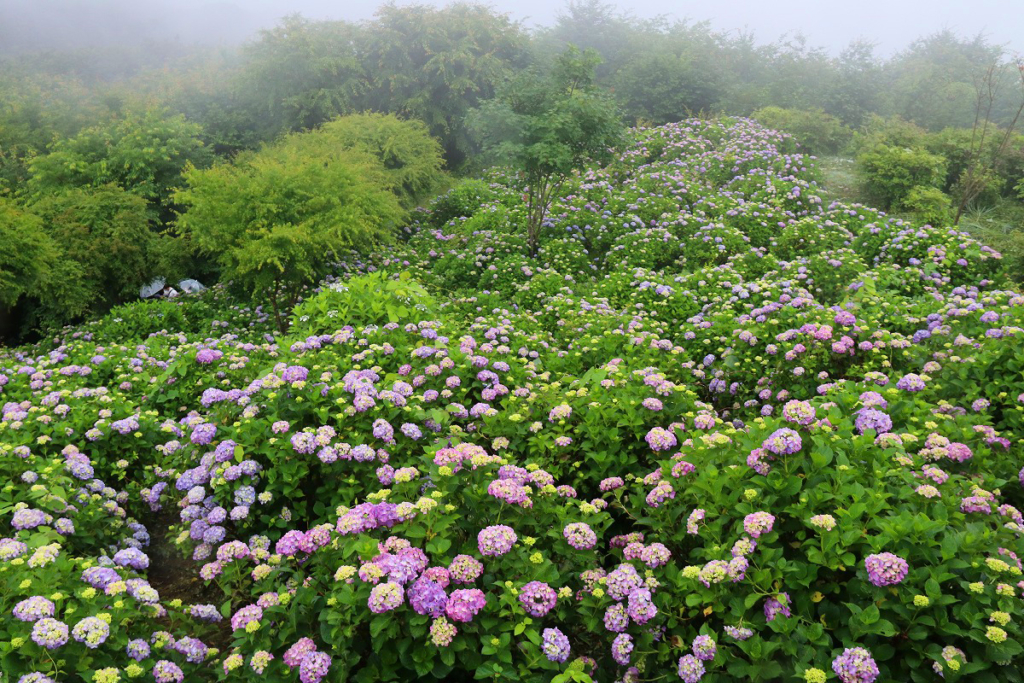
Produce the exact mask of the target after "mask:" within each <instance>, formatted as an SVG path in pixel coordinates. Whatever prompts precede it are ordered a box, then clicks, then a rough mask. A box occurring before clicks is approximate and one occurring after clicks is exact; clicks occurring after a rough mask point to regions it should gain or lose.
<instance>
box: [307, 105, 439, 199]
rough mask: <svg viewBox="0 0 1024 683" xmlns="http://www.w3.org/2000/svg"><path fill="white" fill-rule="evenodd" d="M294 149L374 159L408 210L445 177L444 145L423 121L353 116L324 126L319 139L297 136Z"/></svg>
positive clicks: (392, 116)
mask: <svg viewBox="0 0 1024 683" xmlns="http://www.w3.org/2000/svg"><path fill="white" fill-rule="evenodd" d="M292 142H293V144H295V145H309V146H310V147H311V148H312V149H311V153H313V154H316V153H317V152H316V150H317V148H320V147H326V146H333V147H334V148H336V149H338V150H351V149H356V150H361V151H364V152H366V153H368V154H370V155H371V156H373V157H375V158H376V159H377V160H378V161H379V162H380V165H381V168H382V169H383V170H384V173H385V174H386V175H387V176H388V178H389V180H388V185H389V187H391V188H392V189H393V190H394V191H395V193H396V194H397V195H398V198H399V200H400V201H401V203H402V207H403V208H405V209H413V208H415V207H416V205H417V203H418V202H419V201H421V200H422V199H424V198H426V197H428V196H430V195H431V194H433V191H434V190H435V189H437V187H438V185H439V184H440V182H441V180H442V179H443V177H444V175H443V173H442V172H441V167H442V166H443V165H444V158H443V157H442V154H441V145H440V144H438V142H437V140H435V139H434V138H432V137H431V136H430V132H429V131H428V130H427V126H426V125H425V124H424V123H423V122H422V121H403V120H402V119H400V118H398V117H397V116H395V115H394V114H354V115H352V116H342V117H340V118H337V119H335V120H333V121H329V122H328V123H325V124H324V125H323V126H322V127H321V128H320V129H319V131H318V134H317V135H305V136H296V137H295V138H294V139H293V140H292Z"/></svg>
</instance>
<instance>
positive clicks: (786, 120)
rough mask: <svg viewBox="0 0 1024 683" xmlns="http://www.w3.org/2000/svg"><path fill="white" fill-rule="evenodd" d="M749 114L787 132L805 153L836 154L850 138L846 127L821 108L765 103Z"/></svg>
mask: <svg viewBox="0 0 1024 683" xmlns="http://www.w3.org/2000/svg"><path fill="white" fill-rule="evenodd" d="M751 118H753V119H756V120H757V121H759V122H761V123H763V124H764V125H765V126H767V127H768V128H774V129H775V130H782V131H785V132H787V133H789V134H790V135H792V136H793V137H794V138H796V141H797V142H798V143H800V146H801V148H802V150H803V151H806V153H807V154H817V155H822V154H839V153H840V152H841V151H843V149H845V148H846V146H847V145H848V144H849V143H850V140H851V139H852V138H853V131H852V130H851V129H850V128H849V127H847V126H846V125H845V124H843V122H842V121H840V120H839V119H837V118H836V117H834V116H832V115H831V114H826V113H825V112H824V111H822V110H821V109H814V110H803V109H784V108H782V107H764V108H762V109H758V110H757V111H755V112H754V113H753V114H751Z"/></svg>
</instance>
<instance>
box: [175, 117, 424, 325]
mask: <svg viewBox="0 0 1024 683" xmlns="http://www.w3.org/2000/svg"><path fill="white" fill-rule="evenodd" d="M185 181H186V183H187V186H186V187H185V188H184V189H182V190H180V191H178V192H177V193H176V194H175V199H176V201H178V202H180V203H181V204H182V206H184V207H185V211H184V212H183V213H182V214H181V215H180V216H179V218H178V220H177V223H176V225H175V230H176V232H177V233H178V234H180V235H181V236H182V237H183V238H185V239H187V240H189V241H190V242H191V243H192V244H193V245H194V247H195V248H196V249H198V250H199V251H200V252H201V253H205V254H209V255H212V256H213V257H215V258H216V259H217V261H218V263H219V265H220V266H221V275H222V278H223V279H224V280H230V281H233V282H234V284H235V285H236V286H238V287H240V288H241V289H243V290H245V291H247V292H249V293H251V294H263V295H267V296H269V298H270V303H271V306H272V307H273V310H274V314H275V316H276V319H277V323H278V327H279V329H280V330H281V331H282V332H284V331H285V329H286V327H287V312H288V311H289V310H290V309H291V308H292V306H294V305H295V302H296V301H297V300H298V296H299V293H300V291H301V289H302V287H304V286H305V285H307V284H309V283H311V282H315V281H316V279H317V278H319V277H322V276H323V275H324V274H326V272H327V268H328V266H329V264H330V263H331V262H332V261H334V260H337V259H338V258H339V256H340V255H341V254H342V253H344V252H345V251H346V250H348V249H352V248H357V249H359V248H365V247H368V246H370V245H371V244H372V243H373V242H374V241H376V240H380V239H387V238H388V237H389V228H391V227H392V226H393V225H394V224H395V223H396V222H398V221H399V220H401V219H402V218H403V216H404V212H403V211H402V209H401V205H400V203H399V200H398V197H397V196H396V195H395V193H394V192H393V191H392V187H393V185H394V184H395V182H396V181H395V179H394V178H393V177H389V176H388V174H387V173H386V172H385V169H384V168H383V166H382V164H381V163H380V161H379V160H378V159H377V158H375V157H374V156H373V155H371V154H370V153H368V152H366V151H365V150H362V149H358V148H355V147H353V148H350V149H340V148H338V146H337V145H335V144H333V142H332V140H331V137H330V135H329V134H325V133H324V132H323V131H310V132H307V133H293V134H290V135H288V136H285V137H284V138H282V139H281V140H280V141H279V142H277V143H275V144H273V145H269V146H267V147H264V148H263V149H261V150H260V151H258V152H245V153H242V154H240V155H238V157H236V159H235V160H234V162H232V163H219V164H216V165H214V166H213V167H211V168H209V169H198V168H194V167H192V168H189V169H188V170H186V172H185ZM282 297H283V298H284V299H285V301H286V304H287V305H286V306H285V307H283V308H282V307H281V305H280V299H281V298H282Z"/></svg>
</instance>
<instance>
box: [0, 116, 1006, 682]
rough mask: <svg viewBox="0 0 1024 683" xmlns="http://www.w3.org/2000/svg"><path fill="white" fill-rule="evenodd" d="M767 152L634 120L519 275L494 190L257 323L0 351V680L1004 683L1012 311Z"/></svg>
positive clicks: (765, 139)
mask: <svg viewBox="0 0 1024 683" xmlns="http://www.w3.org/2000/svg"><path fill="white" fill-rule="evenodd" d="M793 149H795V146H794V145H793V144H792V141H791V140H789V139H788V138H787V137H786V136H784V135H781V134H779V133H775V132H773V131H770V130H767V129H764V128H762V127H760V126H759V125H757V124H755V123H753V122H751V121H748V120H731V119H722V120H717V121H700V120H693V121H686V122H681V123H679V124H673V125H668V126H662V127H659V128H651V129H640V130H636V131H634V132H633V135H632V142H631V143H630V145H629V146H628V147H626V148H625V149H623V150H621V151H620V154H619V157H618V158H617V159H616V161H615V162H614V163H612V164H611V165H610V166H609V167H607V168H592V169H590V170H588V171H587V172H586V173H584V174H581V175H580V176H578V177H577V178H575V179H573V181H572V182H570V183H568V184H567V185H566V187H565V188H564V191H563V194H562V196H560V197H558V198H557V199H556V201H555V203H554V205H553V206H552V209H551V211H550V212H549V214H548V219H547V222H546V223H545V225H544V228H543V232H544V234H543V240H542V248H541V249H540V250H539V252H538V254H537V255H536V256H530V255H529V251H528V249H527V248H526V242H525V240H524V239H523V236H522V233H521V231H520V230H521V226H522V218H523V206H522V191H523V188H522V186H521V182H520V181H519V180H518V179H517V178H515V177H514V176H511V175H508V174H506V173H505V172H503V171H502V170H500V169H494V170H492V171H490V172H489V173H488V174H487V176H486V177H485V178H484V179H482V180H480V181H475V182H472V183H465V184H463V185H460V186H459V187H458V188H456V189H455V190H453V191H452V192H451V193H449V194H448V195H446V196H445V197H442V198H440V199H438V200H437V201H435V202H433V203H432V204H431V205H430V206H429V207H428V208H427V209H424V210H422V211H420V212H418V213H417V214H416V216H417V221H416V222H415V223H414V224H413V225H410V226H408V227H407V228H406V229H404V230H403V231H402V239H401V240H399V241H398V242H396V243H395V244H392V245H389V246H387V247H381V248H380V250H379V251H378V252H377V253H374V254H372V255H370V256H359V255H355V254H353V255H352V256H351V257H350V258H349V259H347V260H346V262H344V263H340V264H338V265H337V271H336V273H335V275H333V276H332V277H330V278H328V279H327V280H326V281H324V282H323V283H321V285H320V286H319V287H317V288H315V289H310V290H309V291H307V292H306V293H305V294H304V295H303V296H302V297H301V298H302V301H301V302H300V303H299V305H298V306H297V307H296V309H295V310H294V311H293V321H292V327H291V332H290V334H289V336H287V337H280V336H274V335H273V334H272V333H271V329H270V326H269V316H267V315H266V314H264V313H263V311H264V310H269V309H270V308H271V307H270V305H269V304H268V303H261V304H259V305H255V306H240V305H238V304H236V303H234V302H233V301H232V299H231V297H230V295H229V294H228V292H227V291H226V290H224V289H222V288H215V289H213V290H211V291H209V292H206V293H204V294H203V295H202V296H201V297H183V298H182V300H181V302H180V303H179V302H175V303H173V304H170V303H166V302H164V303H159V304H155V305H152V306H151V305H149V304H143V305H136V306H133V307H129V308H126V309H124V310H119V311H115V312H114V313H112V314H111V316H108V318H106V319H104V320H102V321H99V322H96V323H92V324H89V325H85V326H82V327H79V328H70V329H65V330H62V331H60V332H59V333H57V334H55V335H54V336H53V337H52V338H49V339H47V340H46V341H45V342H41V343H39V344H37V345H35V346H31V347H23V348H18V349H7V350H4V351H2V352H0V406H2V414H0V466H2V467H3V470H4V475H5V478H4V482H5V483H4V486H3V488H2V490H0V524H2V527H0V611H2V612H3V614H4V615H5V617H4V618H3V619H2V620H0V667H2V670H3V672H4V673H10V674H11V675H12V676H13V680H18V681H20V682H21V683H40V682H44V681H64V680H85V681H97V682H98V683H114V682H117V681H124V680H146V681H149V680H152V681H158V682H160V683H168V682H175V683H180V682H182V681H233V680H238V681H244V680H252V681H256V680H263V679H269V680H274V681H277V680H281V681H291V680H299V681H302V682H303V683H310V682H314V681H345V680H352V681H360V682H366V683H369V682H371V681H374V682H375V681H389V680H394V681H406V680H413V679H416V680H419V679H424V680H431V679H438V680H446V679H452V680H470V679H474V678H475V679H493V680H522V681H558V682H559V683H563V682H565V681H570V680H571V681H577V682H586V681H608V682H611V681H622V682H625V681H662V680H675V679H677V678H678V679H681V680H683V681H687V682H688V683H694V682H696V681H733V680H744V681H747V680H749V681H776V680H778V681H786V680H790V681H793V680H805V681H810V682H813V683H822V682H824V681H841V682H842V683H854V682H856V683H871V682H872V681H876V680H877V681H879V682H881V681H889V680H911V681H936V680H940V679H944V680H992V681H1017V680H1020V678H1021V674H1020V673H1019V672H1020V670H1021V669H1022V668H1024V667H1022V663H1024V651H1022V647H1021V644H1020V643H1021V638H1022V634H1021V628H1020V622H1021V619H1022V615H1024V610H1022V609H1021V600H1022V598H1024V575H1022V574H1024V571H1022V570H1024V567H1022V564H1021V559H1020V557H1021V555H1022V553H1024V544H1022V542H1021V536H1022V534H1024V515H1022V513H1021V510H1022V509H1024V462H1022V461H1021V460H1022V458H1021V454H1022V445H1024V420H1022V415H1024V360H1022V359H1021V354H1020V351H1019V348H1020V340H1021V336H1022V335H1024V296H1022V295H1021V294H1020V293H1017V292H1015V291H1012V290H1011V289H1009V287H1008V284H1007V281H1006V280H1005V279H1004V276H1003V274H1002V272H1001V270H1000V268H1001V258H1000V255H999V254H998V253H996V252H994V251H992V250H991V249H988V248H987V247H985V246H983V245H980V244H978V243H977V242H976V241H974V240H973V239H972V238H970V237H969V236H968V235H966V234H963V233H959V232H957V231H955V230H952V229H948V228H933V227H928V226H925V227H920V226H915V225H911V224H908V223H905V222H903V221H899V220H893V219H890V218H889V217H887V216H886V215H885V214H883V213H881V212H878V211H875V210H873V209H870V208H868V207H864V206H859V205H843V204H839V203H836V202H831V201H829V200H828V199H827V197H826V196H825V195H824V193H823V192H822V191H821V189H820V188H819V187H818V186H817V184H816V181H815V174H814V169H813V160H812V159H809V158H807V157H803V156H801V155H799V154H794V153H792V151H791V150H793ZM163 323H166V324H163ZM168 556H174V557H177V558H179V560H180V562H177V563H174V564H173V566H170V567H168V566H165V562H166V558H167V557H168ZM172 574H174V575H173V576H172ZM179 575H180V576H179Z"/></svg>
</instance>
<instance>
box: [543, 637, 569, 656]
mask: <svg viewBox="0 0 1024 683" xmlns="http://www.w3.org/2000/svg"><path fill="white" fill-rule="evenodd" d="M542 639H543V644H542V646H541V649H542V650H543V652H544V656H545V657H547V658H548V659H549V660H550V661H552V662H559V663H561V662H564V661H565V660H567V659H569V639H568V638H567V637H566V635H565V634H564V633H562V632H561V631H560V630H559V629H557V628H546V629H544V632H543V634H542Z"/></svg>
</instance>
